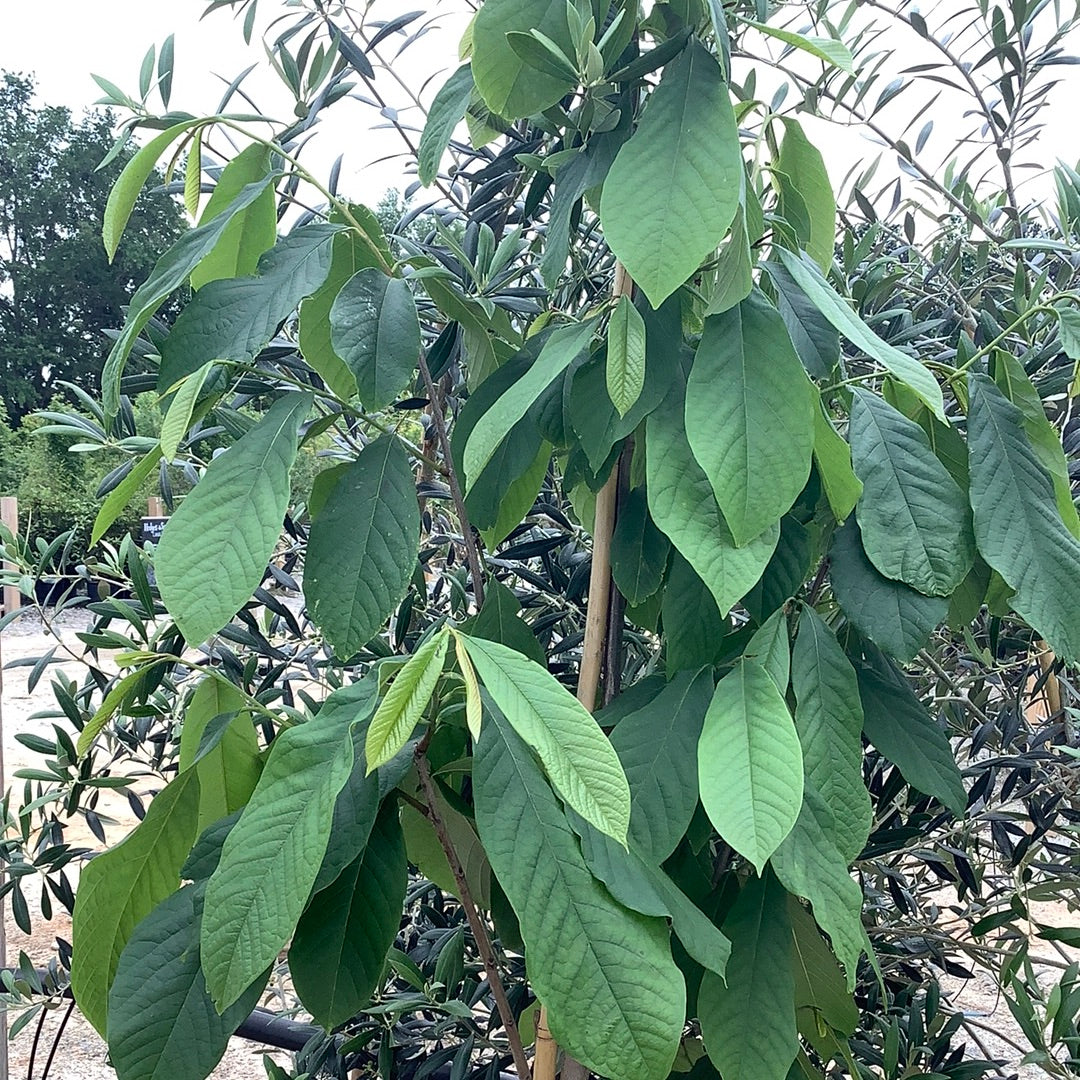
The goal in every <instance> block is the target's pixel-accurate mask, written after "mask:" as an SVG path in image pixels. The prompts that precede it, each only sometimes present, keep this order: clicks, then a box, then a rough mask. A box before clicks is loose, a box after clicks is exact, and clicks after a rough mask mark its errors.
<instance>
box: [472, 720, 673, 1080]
mask: <svg viewBox="0 0 1080 1080" xmlns="http://www.w3.org/2000/svg"><path fill="white" fill-rule="evenodd" d="M473 783H474V793H475V800H476V823H477V827H478V828H479V831H480V836H481V838H482V840H483V841H484V846H485V848H486V849H487V852H488V857H489V858H490V860H491V865H492V869H493V870H494V871H495V874H496V876H497V877H498V880H499V883H500V885H501V886H502V887H503V889H504V890H505V891H506V895H507V896H508V897H509V899H510V902H511V904H512V905H513V908H514V911H515V912H516V913H517V916H518V919H519V920H520V923H521V933H522V937H523V938H524V939H525V944H526V950H525V963H526V966H527V969H528V974H529V979H530V982H531V983H532V985H533V988H534V989H535V991H536V995H537V997H538V998H539V999H540V1000H541V1001H542V1002H543V1003H544V1004H545V1005H546V1006H547V1009H548V1021H549V1024H550V1026H551V1032H552V1034H553V1035H554V1036H555V1038H556V1039H557V1040H558V1042H559V1044H560V1045H561V1046H564V1047H565V1048H566V1049H567V1051H568V1052H569V1053H571V1054H573V1055H574V1057H575V1058H577V1059H578V1060H579V1061H581V1062H582V1063H583V1064H585V1065H586V1066H587V1067H589V1068H590V1069H592V1070H593V1071H595V1072H598V1073H599V1074H600V1075H601V1076H618V1077H622V1078H625V1080H655V1078H656V1077H658V1076H667V1074H668V1072H669V1070H670V1068H671V1063H672V1061H673V1059H674V1057H675V1052H676V1050H677V1048H678V1044H679V1038H680V1036H681V1034H682V1028H683V1020H684V1018H685V1012H686V990H685V985H684V983H683V979H682V975H681V974H680V973H679V970H678V969H677V968H676V967H675V964H674V963H673V962H672V959H671V954H670V951H669V945H668V930H667V927H666V926H665V924H664V923H663V921H661V920H660V919H654V918H647V917H645V916H643V915H639V914H637V913H635V912H631V911H629V910H627V909H626V908H624V907H622V906H621V905H619V904H617V903H616V902H615V901H614V900H613V899H612V898H611V897H610V896H609V894H608V893H607V891H606V890H605V889H604V887H603V886H602V885H601V884H600V882H598V881H597V880H596V878H594V877H593V876H592V874H591V873H590V872H589V869H588V867H587V866H586V864H585V861H584V859H583V858H582V855H581V849H580V848H579V846H578V841H577V838H576V837H575V836H574V834H573V832H572V831H571V829H570V826H569V825H568V824H567V821H566V817H565V815H564V814H563V811H562V809H561V807H560V806H559V803H558V801H557V800H556V798H555V795H554V794H553V792H552V791H551V789H550V788H549V787H548V784H547V782H546V781H545V779H544V777H543V774H542V773H541V772H540V770H539V768H538V766H537V764H536V759H535V757H534V756H533V754H532V752H531V750H530V749H529V747H528V746H526V745H525V743H524V742H523V741H522V740H521V739H520V737H519V736H518V735H517V733H516V732H515V731H514V730H513V728H511V726H510V725H509V723H507V721H506V719H505V718H504V717H502V716H499V715H498V714H495V715H494V716H493V717H492V718H491V722H490V723H485V725H484V729H483V732H482V734H481V736H480V740H479V743H478V745H477V748H476V757H475V760H474V765H473Z"/></svg>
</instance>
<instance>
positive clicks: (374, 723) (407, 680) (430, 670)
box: [364, 629, 450, 773]
mask: <svg viewBox="0 0 1080 1080" xmlns="http://www.w3.org/2000/svg"><path fill="white" fill-rule="evenodd" d="M449 642H450V633H449V631H448V630H446V629H443V630H440V631H439V632H438V633H436V634H433V635H432V636H431V637H430V638H428V640H427V641H425V642H424V644H423V645H421V646H420V648H419V649H417V650H416V652H414V653H413V654H412V656H410V657H409V659H408V662H407V663H406V664H405V666H404V667H403V668H402V669H401V670H400V671H399V672H398V673H397V676H396V677H395V679H394V681H393V682H392V683H391V684H390V689H389V690H387V692H386V696H385V697H384V698H383V699H382V701H381V702H380V703H379V707H378V708H377V709H376V710H375V715H374V717H372V720H371V726H370V727H369V728H368V732H367V741H366V742H365V744H364V757H365V759H366V761H367V772H369V773H370V772H372V771H374V770H375V769H377V768H378V767H379V766H380V765H385V764H386V762H388V761H389V760H390V759H391V758H393V757H395V756H396V755H397V753H398V751H399V750H400V749H401V748H402V747H403V746H404V745H405V744H406V743H407V742H408V741H409V736H410V735H411V734H412V733H413V729H414V728H415V727H416V725H417V724H418V723H419V722H420V717H422V716H423V715H424V710H425V709H426V708H427V707H428V702H430V701H431V695H432V694H433V693H434V692H435V686H436V684H437V683H438V681H439V676H440V675H441V674H442V669H443V661H445V659H446V647H447V645H448V644H449Z"/></svg>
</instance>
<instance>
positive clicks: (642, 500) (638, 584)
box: [611, 487, 671, 604]
mask: <svg viewBox="0 0 1080 1080" xmlns="http://www.w3.org/2000/svg"><path fill="white" fill-rule="evenodd" d="M670 550H671V541H670V540H668V538H667V537H666V536H665V535H664V534H663V533H662V532H661V531H660V530H659V529H658V528H657V527H656V525H655V524H654V523H653V520H652V518H651V517H650V516H649V505H648V497H647V495H646V493H645V489H644V488H640V487H639V488H634V489H633V490H632V491H631V492H630V494H629V495H628V496H627V497H626V501H625V502H624V503H622V504H620V506H619V516H618V518H617V519H616V521H615V532H614V534H613V535H612V538H611V576H612V577H613V578H614V579H615V584H616V585H617V586H618V588H619V592H621V593H622V594H623V596H625V597H626V600H627V603H629V604H640V603H642V602H643V601H645V600H647V599H648V598H649V597H650V596H652V595H653V594H654V593H655V592H656V590H657V589H659V588H660V584H661V582H662V581H663V580H664V569H665V568H666V566H667V561H668V552H669V551H670Z"/></svg>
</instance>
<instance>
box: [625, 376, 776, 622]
mask: <svg viewBox="0 0 1080 1080" xmlns="http://www.w3.org/2000/svg"><path fill="white" fill-rule="evenodd" d="M684 398H685V388H684V386H683V385H682V381H681V379H676V382H675V384H674V385H673V386H672V388H671V390H670V391H669V392H668V396H667V397H666V398H665V400H664V402H663V404H662V405H661V406H660V408H658V409H656V410H655V411H654V412H653V413H651V414H650V416H649V418H648V420H647V421H646V427H645V446H646V454H645V465H646V472H647V476H648V486H647V490H648V495H649V511H650V513H651V514H652V518H653V521H655V522H656V524H657V526H658V527H659V528H660V529H661V530H662V531H663V532H664V533H666V534H667V536H668V537H669V538H670V540H671V542H672V544H674V546H675V547H676V549H677V550H678V551H679V552H680V553H681V554H682V555H683V556H684V558H685V559H686V561H687V562H689V563H690V565H691V566H692V567H693V568H694V569H695V570H696V571H697V573H698V576H699V577H700V578H701V579H702V580H703V581H704V582H705V584H706V585H707V586H708V587H709V591H710V592H711V593H712V594H713V596H714V598H715V599H716V603H717V606H718V607H719V609H720V615H721V617H723V616H726V615H727V613H728V612H729V611H730V610H731V609H732V607H734V605H735V604H736V603H737V602H738V601H739V600H740V599H741V598H742V597H743V596H745V595H746V593H747V592H749V591H750V589H751V588H752V587H753V586H754V585H755V584H756V582H757V581H758V579H759V578H760V577H761V573H762V571H763V570H764V569H765V567H766V566H767V565H768V562H769V559H770V558H771V557H772V553H773V552H774V551H775V550H776V543H777V541H778V540H779V538H780V524H779V522H776V523H775V524H773V525H772V526H771V527H769V528H767V529H766V530H765V531H764V532H763V533H762V534H761V535H760V536H758V537H755V538H754V539H753V540H751V542H750V543H749V544H747V545H746V546H745V547H741V548H740V547H736V546H735V541H734V540H733V539H732V538H731V532H730V530H729V529H728V526H727V522H726V521H725V520H724V517H723V515H722V514H721V513H720V507H719V506H718V505H717V502H716V496H715V495H714V494H713V489H712V484H710V483H709V479H708V477H707V476H706V475H705V472H704V470H703V469H702V468H701V466H700V465H699V464H698V462H697V460H696V459H695V458H694V455H693V453H692V452H691V450H690V443H689V442H688V441H687V438H686V421H685V419H684V415H683V414H684V404H683V403H684Z"/></svg>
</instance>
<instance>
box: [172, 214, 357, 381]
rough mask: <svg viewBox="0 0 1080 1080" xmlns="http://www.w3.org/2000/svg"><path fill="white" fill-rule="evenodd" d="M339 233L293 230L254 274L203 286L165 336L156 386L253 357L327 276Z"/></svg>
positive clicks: (324, 227) (327, 228)
mask: <svg viewBox="0 0 1080 1080" xmlns="http://www.w3.org/2000/svg"><path fill="white" fill-rule="evenodd" d="M338 231H340V226H337V225H329V224H324V223H315V224H312V225H306V226H304V227H303V228H301V229H294V230H293V231H292V232H291V233H289V235H288V236H286V237H283V238H282V239H281V240H279V241H278V243H277V244H276V245H275V246H274V247H272V248H271V249H270V250H269V251H268V252H266V254H265V255H263V256H262V258H261V259H259V266H258V270H257V272H256V274H255V275H254V276H253V277H242V278H221V279H219V280H217V281H211V282H210V283H209V284H207V285H204V286H203V288H201V289H200V290H199V291H198V292H197V293H196V294H195V296H194V297H193V298H192V300H191V302H190V303H189V304H188V305H187V307H185V308H184V310H183V311H182V312H181V313H180V317H179V318H178V319H177V320H176V323H175V324H174V325H173V328H172V331H171V332H170V334H169V336H168V337H167V338H166V339H165V345H164V347H163V348H162V354H161V368H160V370H159V372H158V390H159V391H161V392H164V391H166V390H168V388H169V387H171V386H172V385H174V384H175V383H176V382H178V381H179V380H180V379H182V378H183V377H184V376H185V375H189V374H191V373H192V372H194V371H197V370H198V369H199V368H200V367H202V366H203V365H204V364H207V363H209V362H210V361H212V360H233V361H235V362H237V363H248V362H249V361H251V360H253V359H254V358H255V357H256V356H257V355H258V354H259V352H261V351H262V350H263V349H264V348H265V347H266V345H267V343H268V342H269V341H270V339H271V338H272V337H273V336H274V333H275V332H276V331H277V328H278V326H280V325H281V323H282V322H284V321H285V319H286V318H287V317H288V316H289V315H290V314H291V313H292V312H293V310H294V309H295V308H296V305H297V304H299V303H300V301H301V300H303V299H304V297H305V296H310V295H311V294H312V293H313V292H314V291H315V290H316V289H317V288H318V287H319V286H320V285H321V284H322V283H323V281H324V280H325V279H326V275H327V272H328V271H329V269H330V252H331V243H332V241H333V239H334V234H335V233H336V232H338Z"/></svg>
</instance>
